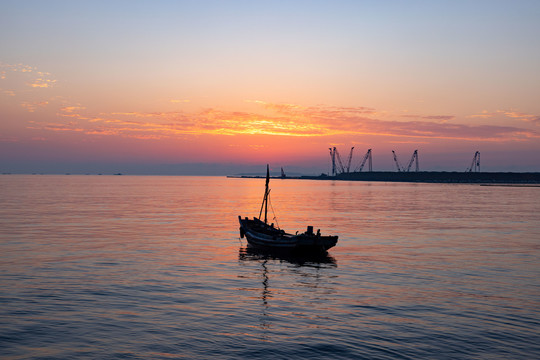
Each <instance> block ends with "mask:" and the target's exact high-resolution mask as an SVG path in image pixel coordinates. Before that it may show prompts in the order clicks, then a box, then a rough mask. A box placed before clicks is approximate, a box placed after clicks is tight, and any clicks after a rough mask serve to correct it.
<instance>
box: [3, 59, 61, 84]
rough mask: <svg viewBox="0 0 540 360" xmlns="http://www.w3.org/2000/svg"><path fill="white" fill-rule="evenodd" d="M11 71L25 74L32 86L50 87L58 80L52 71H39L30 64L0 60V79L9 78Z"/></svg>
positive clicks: (27, 82) (27, 81)
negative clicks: (54, 77) (52, 75)
mask: <svg viewBox="0 0 540 360" xmlns="http://www.w3.org/2000/svg"><path fill="white" fill-rule="evenodd" d="M10 73H20V74H24V75H25V79H26V85H27V86H29V87H32V88H49V87H52V86H53V85H54V84H55V83H56V81H57V80H55V79H53V78H52V77H51V74H50V73H48V72H43V71H39V70H38V69H37V68H36V67H33V66H30V65H25V64H6V63H2V62H0V80H7V79H8V77H9V74H10Z"/></svg>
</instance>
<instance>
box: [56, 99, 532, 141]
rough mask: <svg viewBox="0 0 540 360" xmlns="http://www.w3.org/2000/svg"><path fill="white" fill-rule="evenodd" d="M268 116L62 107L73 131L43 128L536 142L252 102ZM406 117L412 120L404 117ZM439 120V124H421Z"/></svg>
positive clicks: (159, 134)
mask: <svg viewBox="0 0 540 360" xmlns="http://www.w3.org/2000/svg"><path fill="white" fill-rule="evenodd" d="M256 103H257V104H259V105H261V106H262V107H263V108H264V109H265V110H271V113H265V114H263V113H258V112H241V111H224V110H219V109H212V108H210V109H204V110H202V111H199V112H196V113H184V112H113V113H109V114H106V113H101V114H99V116H91V115H84V116H83V115H81V111H82V110H86V108H85V107H83V106H66V107H63V108H62V109H60V111H59V113H58V115H59V116H61V117H69V118H73V119H77V120H79V121H80V122H79V125H78V127H76V128H75V127H73V126H71V127H61V126H56V125H57V124H55V126H47V127H45V128H46V129H47V130H52V131H70V130H71V131H82V132H84V133H86V134H89V135H116V136H122V137H132V138H138V139H163V138H174V137H179V136H185V135H203V134H206V135H225V136H231V135H266V136H287V137H321V136H325V137H331V136H343V135H346V136H364V135H370V136H381V137H393V138H396V139H397V138H401V139H404V138H414V139H416V140H415V141H416V142H418V140H420V139H422V138H423V139H426V141H428V140H429V139H453V140H472V141H494V142H500V141H524V140H528V139H531V138H539V137H540V134H539V132H538V131H534V130H530V129H523V128H518V127H512V126H496V125H464V124H452V123H448V120H452V119H454V117H453V116H451V115H433V116H431V115H427V116H426V115H424V116H416V115H412V116H414V117H417V118H419V119H421V120H414V121H403V120H400V121H397V120H382V119H380V118H377V117H376V116H375V115H374V114H377V112H376V111H375V109H372V108H367V107H332V106H312V107H303V106H298V105H293V104H271V103H265V102H256ZM406 117H411V116H410V115H407V116H406ZM423 119H425V120H442V121H438V122H433V121H422V120H423Z"/></svg>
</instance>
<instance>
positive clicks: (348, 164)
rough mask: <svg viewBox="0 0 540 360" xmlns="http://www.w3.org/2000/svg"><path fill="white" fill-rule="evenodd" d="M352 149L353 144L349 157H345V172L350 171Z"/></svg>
mask: <svg viewBox="0 0 540 360" xmlns="http://www.w3.org/2000/svg"><path fill="white" fill-rule="evenodd" d="M353 150H354V146H353V147H351V152H350V153H349V158H348V159H347V168H346V170H347V171H346V172H347V173H348V172H350V171H351V160H352V153H353Z"/></svg>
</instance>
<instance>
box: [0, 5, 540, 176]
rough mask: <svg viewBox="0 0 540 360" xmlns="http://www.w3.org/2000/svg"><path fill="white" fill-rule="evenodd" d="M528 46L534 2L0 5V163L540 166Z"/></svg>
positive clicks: (41, 167)
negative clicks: (334, 156)
mask: <svg viewBox="0 0 540 360" xmlns="http://www.w3.org/2000/svg"><path fill="white" fill-rule="evenodd" d="M539 39H540V1H537V0H532V1H523V0H514V1H508V0H507V1H497V0H486V1H482V0H467V1H459V0H455V1H454V0H453V1H427V0H426V1H381V0H373V1H361V0H357V1H5V0H1V1H0V173H2V172H15V173H16V172H30V173H31V172H45V173H55V172H61V173H63V172H73V173H77V172H81V173H84V172H107V171H114V172H116V171H119V172H127V173H193V174H207V173H208V174H214V173H215V174H226V173H238V172H243V171H252V170H254V169H258V168H260V166H261V165H264V164H266V163H270V165H271V166H272V167H273V168H274V170H276V169H279V167H281V166H283V167H285V169H286V170H290V171H292V172H294V171H297V172H303V173H313V174H315V173H320V172H328V170H329V160H330V156H329V151H328V148H329V147H333V146H336V147H337V148H338V150H339V151H340V153H341V156H342V157H343V158H346V157H347V155H348V153H349V149H350V148H351V146H354V147H355V150H354V151H355V153H354V157H353V167H354V166H355V165H356V164H357V163H359V162H360V160H361V158H362V156H363V155H364V153H365V152H366V151H367V149H369V148H371V149H372V151H373V167H374V170H393V169H394V167H393V166H394V165H393V160H392V153H391V151H392V150H395V151H396V153H397V154H398V156H399V158H400V161H401V162H402V163H406V162H408V160H409V158H410V157H411V155H412V153H413V151H414V150H415V149H418V153H419V161H420V168H421V170H448V171H454V170H457V171H463V170H465V169H466V168H467V167H468V166H469V165H470V163H471V160H472V158H473V155H474V152H475V151H480V152H481V154H482V164H481V165H482V170H485V171H540V40H539ZM262 171H264V167H263V168H262V169H261V172H262Z"/></svg>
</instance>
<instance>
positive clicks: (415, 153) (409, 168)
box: [407, 150, 419, 172]
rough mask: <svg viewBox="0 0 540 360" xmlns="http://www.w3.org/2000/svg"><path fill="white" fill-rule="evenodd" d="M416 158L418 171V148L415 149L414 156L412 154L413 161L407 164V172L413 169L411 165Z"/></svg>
mask: <svg viewBox="0 0 540 360" xmlns="http://www.w3.org/2000/svg"><path fill="white" fill-rule="evenodd" d="M415 160H416V171H418V169H419V166H418V150H414V152H413V154H412V156H411V161H409V165H408V166H407V172H409V171H410V170H411V166H412V164H413V162H414V161H415Z"/></svg>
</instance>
